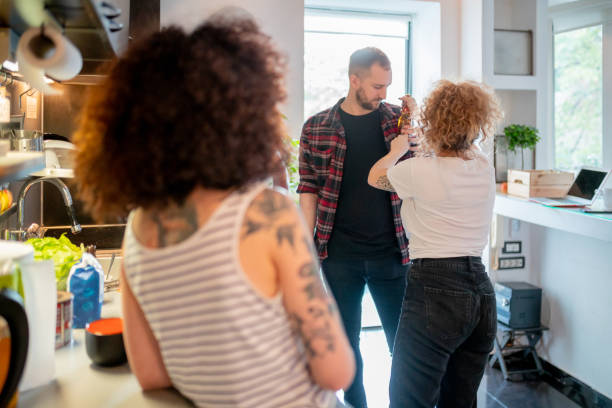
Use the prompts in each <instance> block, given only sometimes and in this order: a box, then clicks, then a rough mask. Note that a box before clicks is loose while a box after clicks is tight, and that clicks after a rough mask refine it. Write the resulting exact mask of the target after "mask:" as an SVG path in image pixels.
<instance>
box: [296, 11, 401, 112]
mask: <svg viewBox="0 0 612 408" xmlns="http://www.w3.org/2000/svg"><path fill="white" fill-rule="evenodd" d="M409 33H410V16H407V15H392V14H377V13H363V12H351V11H332V10H322V9H314V8H306V10H305V15H304V115H305V117H306V118H308V117H310V116H312V115H314V114H315V113H317V112H320V111H322V110H324V109H327V108H329V107H331V106H332V105H334V104H335V103H336V102H337V101H338V99H340V98H342V97H344V96H346V94H347V92H348V63H349V57H350V55H351V54H352V53H353V51H355V50H358V49H360V48H364V47H370V46H373V47H377V48H380V49H381V50H382V51H383V52H384V53H385V54H387V56H388V57H389V60H390V61H391V68H392V71H393V82H392V84H391V86H389V88H388V89H387V101H389V102H390V103H394V104H398V105H399V100H398V98H399V97H400V96H402V95H405V94H406V93H409V91H410V67H409V62H408V61H409V58H408V57H409V55H410V43H409Z"/></svg>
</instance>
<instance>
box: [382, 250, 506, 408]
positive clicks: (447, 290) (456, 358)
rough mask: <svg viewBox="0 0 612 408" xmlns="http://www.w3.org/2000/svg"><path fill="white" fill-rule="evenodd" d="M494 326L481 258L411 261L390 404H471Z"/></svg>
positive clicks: (399, 407) (408, 407) (441, 407)
mask: <svg viewBox="0 0 612 408" xmlns="http://www.w3.org/2000/svg"><path fill="white" fill-rule="evenodd" d="M496 330H497V316H496V308H495V292H494V291H493V286H492V285H491V281H490V280H489V277H488V275H487V273H486V272H485V268H484V265H483V264H482V262H481V260H480V257H458V258H442V259H416V260H413V261H412V267H411V269H410V272H409V274H408V282H407V286H406V295H405V297H404V302H403V304H402V315H401V318H400V324H399V327H398V330H397V336H396V338H395V349H394V352H393V362H392V366H391V382H390V385H389V391H390V400H391V407H392V408H413V407H414V408H416V407H419V408H421V407H427V408H432V407H434V406H436V405H437V407H438V408H447V407H454V408H462V407H465V408H469V407H473V406H474V407H475V406H476V393H477V391H478V386H479V384H480V381H481V379H482V376H483V374H484V369H485V366H486V364H487V358H488V356H489V353H490V352H491V350H492V349H493V341H494V338H495V332H496Z"/></svg>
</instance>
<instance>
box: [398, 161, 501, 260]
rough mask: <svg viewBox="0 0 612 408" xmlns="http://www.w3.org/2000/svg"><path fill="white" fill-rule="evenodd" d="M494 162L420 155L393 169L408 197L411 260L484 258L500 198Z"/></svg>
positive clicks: (404, 219) (404, 214)
mask: <svg viewBox="0 0 612 408" xmlns="http://www.w3.org/2000/svg"><path fill="white" fill-rule="evenodd" d="M494 174H495V173H494V170H493V167H492V166H491V164H490V163H489V160H488V159H487V157H486V156H484V155H483V154H482V153H481V152H479V151H474V158H473V159H472V160H463V159H460V158H457V157H416V158H412V159H408V160H404V161H403V162H400V163H398V164H397V165H395V166H394V167H392V168H390V169H389V170H388V171H387V177H388V178H389V181H390V182H391V185H393V188H394V189H395V191H396V192H397V194H398V195H399V197H400V198H401V199H402V200H403V203H402V210H401V215H402V222H403V224H404V229H405V230H406V231H407V232H409V233H410V235H409V236H410V258H412V259H417V258H446V257H455V256H481V255H482V250H483V249H484V247H485V245H486V243H487V237H488V234H489V227H490V224H491V218H492V213H493V202H494V200H495V175H494Z"/></svg>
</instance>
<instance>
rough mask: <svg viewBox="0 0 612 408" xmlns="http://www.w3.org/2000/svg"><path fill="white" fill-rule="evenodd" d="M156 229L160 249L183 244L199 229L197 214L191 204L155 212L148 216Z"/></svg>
mask: <svg viewBox="0 0 612 408" xmlns="http://www.w3.org/2000/svg"><path fill="white" fill-rule="evenodd" d="M150 219H151V221H152V222H153V223H154V224H155V226H156V227H157V240H158V245H159V247H160V248H163V247H166V246H169V245H174V244H178V243H180V242H183V241H184V240H186V239H187V238H189V237H190V236H191V235H193V233H194V232H196V231H197V230H198V228H199V226H198V212H197V209H196V207H195V205H194V204H193V203H190V202H185V204H184V205H182V206H176V207H171V208H169V209H166V210H164V211H155V212H153V213H151V215H150Z"/></svg>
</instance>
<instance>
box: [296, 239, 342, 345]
mask: <svg viewBox="0 0 612 408" xmlns="http://www.w3.org/2000/svg"><path fill="white" fill-rule="evenodd" d="M305 243H306V244H307V245H308V241H307V240H305ZM298 276H299V278H300V279H302V280H304V281H305V282H304V286H303V289H302V290H303V292H304V294H305V295H306V298H307V300H308V307H307V309H306V310H307V311H306V315H305V316H298V315H297V314H293V315H292V316H291V319H292V321H293V322H294V325H295V327H296V329H297V330H298V331H299V332H300V333H301V336H302V339H303V341H304V347H305V348H306V352H307V353H308V355H309V356H310V357H322V356H324V355H325V353H326V352H331V351H334V350H335V347H336V339H335V338H334V335H333V334H332V328H331V325H332V321H331V319H332V318H334V314H335V307H334V303H333V300H332V299H330V297H329V296H328V295H327V291H326V289H325V285H324V283H323V277H322V276H321V274H320V272H319V265H318V263H317V262H307V263H305V264H304V265H302V266H301V267H300V269H299V271H298Z"/></svg>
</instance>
